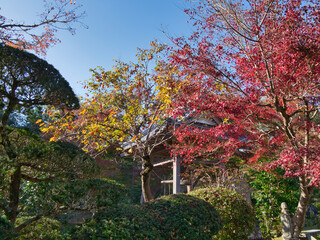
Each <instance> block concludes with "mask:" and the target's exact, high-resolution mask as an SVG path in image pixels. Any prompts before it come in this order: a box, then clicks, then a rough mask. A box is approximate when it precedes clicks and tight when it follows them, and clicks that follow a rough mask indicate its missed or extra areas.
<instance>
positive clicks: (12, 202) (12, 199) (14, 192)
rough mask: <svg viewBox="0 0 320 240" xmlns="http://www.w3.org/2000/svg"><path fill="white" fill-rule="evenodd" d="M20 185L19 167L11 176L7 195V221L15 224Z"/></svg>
mask: <svg viewBox="0 0 320 240" xmlns="http://www.w3.org/2000/svg"><path fill="white" fill-rule="evenodd" d="M20 184H21V167H20V166H19V167H17V169H16V170H15V171H14V173H13V175H12V176H11V181H10V194H9V212H8V214H9V215H8V216H7V217H8V220H9V221H10V222H11V223H12V224H15V222H16V219H17V216H18V214H19V212H18V207H19V194H20Z"/></svg>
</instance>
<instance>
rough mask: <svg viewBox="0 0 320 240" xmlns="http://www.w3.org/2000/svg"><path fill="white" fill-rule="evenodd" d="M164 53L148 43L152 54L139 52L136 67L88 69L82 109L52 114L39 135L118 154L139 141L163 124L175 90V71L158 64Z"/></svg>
mask: <svg viewBox="0 0 320 240" xmlns="http://www.w3.org/2000/svg"><path fill="white" fill-rule="evenodd" d="M165 50H166V46H165V45H161V44H159V43H156V42H152V43H151V47H150V49H139V48H138V51H137V61H136V62H129V63H125V62H122V61H118V60H117V61H115V65H114V66H113V68H112V69H111V70H105V69H103V68H102V67H99V66H98V67H97V68H95V69H91V72H92V78H91V79H89V80H87V81H86V82H85V83H84V84H85V86H84V88H85V89H88V91H89V93H88V95H87V98H86V99H84V101H83V103H82V107H81V108H80V109H79V110H78V111H74V112H65V113H63V114H62V115H55V114H53V115H52V120H53V122H52V123H51V124H49V125H48V126H46V127H43V128H42V130H43V131H44V132H53V133H54V135H53V137H52V138H51V139H52V140H57V139H67V140H73V141H78V142H79V144H82V146H83V148H84V149H86V150H89V151H98V152H100V151H106V150H108V149H110V148H111V149H115V150H117V151H119V150H120V149H122V147H123V144H124V143H128V142H131V143H136V142H137V141H140V139H141V137H142V136H143V134H142V132H143V131H144V130H145V129H147V128H150V127H152V126H153V125H155V124H159V123H161V121H163V120H164V119H165V117H166V115H167V111H168V109H169V107H170V106H171V101H172V98H173V97H174V96H175V94H176V93H177V91H178V90H179V86H180V85H179V83H178V82H176V81H175V80H174V79H175V78H176V76H177V69H176V68H174V67H171V66H170V65H169V64H165V63H164V62H163V61H162V58H163V57H162V56H163V53H164V51H165Z"/></svg>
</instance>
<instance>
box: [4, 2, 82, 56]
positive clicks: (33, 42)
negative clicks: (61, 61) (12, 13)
mask: <svg viewBox="0 0 320 240" xmlns="http://www.w3.org/2000/svg"><path fill="white" fill-rule="evenodd" d="M43 3H44V7H43V12H42V13H41V14H40V16H39V18H38V19H37V20H36V21H35V22H32V23H29V22H19V21H16V20H14V19H10V18H7V17H6V16H4V15H0V41H1V42H3V43H5V44H7V45H9V46H11V47H15V48H20V49H25V50H33V51H34V52H36V53H37V54H45V53H46V50H47V49H48V47H50V46H52V45H55V44H56V43H58V42H60V40H59V38H58V37H57V36H56V32H57V31H58V30H67V31H70V32H71V33H72V34H74V33H75V27H74V25H75V23H79V21H80V20H81V18H83V17H84V12H81V11H80V8H81V6H80V5H79V4H77V5H76V3H75V1H70V0H43Z"/></svg>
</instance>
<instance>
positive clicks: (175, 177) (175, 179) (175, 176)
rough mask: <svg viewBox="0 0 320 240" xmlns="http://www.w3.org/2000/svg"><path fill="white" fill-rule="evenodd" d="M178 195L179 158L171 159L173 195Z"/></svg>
mask: <svg viewBox="0 0 320 240" xmlns="http://www.w3.org/2000/svg"><path fill="white" fill-rule="evenodd" d="M177 193H180V158H179V157H174V159H173V194H177Z"/></svg>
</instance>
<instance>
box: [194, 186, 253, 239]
mask: <svg viewBox="0 0 320 240" xmlns="http://www.w3.org/2000/svg"><path fill="white" fill-rule="evenodd" d="M190 195H191V196H195V197H198V198H201V199H203V200H205V201H207V202H208V203H210V204H211V205H212V206H213V207H214V208H215V209H217V211H218V213H219V215H220V217H221V221H222V225H223V228H222V230H220V231H219V233H218V234H217V236H216V237H217V238H218V239H221V240H234V239H239V240H242V239H248V236H249V235H250V234H251V232H252V230H253V228H254V226H255V214H254V211H253V208H252V206H251V205H250V204H249V203H248V202H247V201H246V200H245V199H244V198H243V197H242V196H241V195H240V194H238V193H237V192H235V191H232V190H230V189H226V188H203V189H197V190H195V191H192V192H191V193H190Z"/></svg>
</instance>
